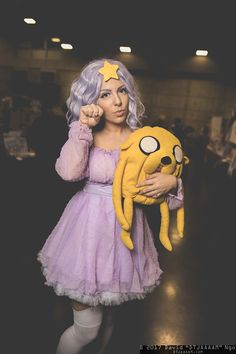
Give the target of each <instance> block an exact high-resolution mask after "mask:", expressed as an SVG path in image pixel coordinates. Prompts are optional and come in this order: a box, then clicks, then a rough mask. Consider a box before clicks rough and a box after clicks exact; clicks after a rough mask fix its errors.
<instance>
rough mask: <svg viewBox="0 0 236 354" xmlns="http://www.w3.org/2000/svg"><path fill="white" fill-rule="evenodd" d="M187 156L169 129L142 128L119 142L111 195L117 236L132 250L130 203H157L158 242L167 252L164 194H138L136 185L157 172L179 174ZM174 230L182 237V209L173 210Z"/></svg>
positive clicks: (131, 204)
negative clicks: (118, 229) (162, 195)
mask: <svg viewBox="0 0 236 354" xmlns="http://www.w3.org/2000/svg"><path fill="white" fill-rule="evenodd" d="M188 162H189V159H188V158H187V157H186V156H184V154H183V151H182V146H181V143H180V141H179V139H178V138H177V137H176V136H175V135H173V134H172V133H171V132H169V131H168V130H166V129H164V128H160V127H149V126H146V127H143V128H141V129H138V130H136V131H134V132H133V133H132V134H131V135H130V136H129V138H128V140H127V141H126V142H125V143H123V144H122V145H121V152H120V159H119V162H118V164H117V167H116V171H115V175H114V182H113V190H112V197H113V203H114V208H115V212H116V216H117V219H118V221H119V223H120V225H121V228H122V231H121V239H122V241H123V242H124V244H125V245H126V246H127V247H128V248H129V249H130V250H132V249H133V248H134V246H133V242H132V235H131V226H132V219H133V203H134V202H135V203H141V204H147V205H151V204H160V212H161V226H160V234H159V238H160V242H161V243H162V245H163V246H164V247H165V248H166V249H167V250H169V251H171V250H172V245H171V242H170V239H169V235H168V231H169V208H168V205H167V203H166V201H165V199H164V197H160V198H153V197H147V196H145V195H141V194H138V193H139V190H140V188H137V187H136V185H137V184H138V183H140V182H143V181H144V180H145V179H146V177H147V175H149V174H152V173H154V172H157V171H160V172H162V173H166V174H173V175H174V176H176V177H180V176H181V173H182V170H183V165H184V164H187V163H188ZM177 229H178V234H179V236H180V237H183V229H184V208H183V207H182V208H179V209H178V210H177Z"/></svg>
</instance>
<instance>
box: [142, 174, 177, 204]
mask: <svg viewBox="0 0 236 354" xmlns="http://www.w3.org/2000/svg"><path fill="white" fill-rule="evenodd" d="M136 187H137V188H139V187H144V188H143V189H141V190H140V192H139V194H142V195H145V196H147V197H153V198H159V197H160V196H162V195H164V194H166V193H168V192H169V191H170V190H171V189H173V188H176V187H177V178H176V177H175V176H173V175H166V174H164V173H161V172H155V173H152V174H151V175H149V176H148V177H147V178H146V179H145V180H144V181H143V182H141V183H138V184H137V185H136Z"/></svg>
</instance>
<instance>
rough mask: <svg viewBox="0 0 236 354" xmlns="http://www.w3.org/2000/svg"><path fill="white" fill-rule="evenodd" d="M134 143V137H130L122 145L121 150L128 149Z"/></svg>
mask: <svg viewBox="0 0 236 354" xmlns="http://www.w3.org/2000/svg"><path fill="white" fill-rule="evenodd" d="M133 143H134V140H133V139H132V137H129V138H128V139H127V140H126V141H125V142H124V143H123V144H121V145H120V149H121V150H127V149H129V148H130V146H131V145H132V144H133Z"/></svg>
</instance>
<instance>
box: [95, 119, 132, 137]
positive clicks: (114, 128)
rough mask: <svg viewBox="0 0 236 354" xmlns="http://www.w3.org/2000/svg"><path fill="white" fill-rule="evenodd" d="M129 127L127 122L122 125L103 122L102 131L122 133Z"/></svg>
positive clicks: (115, 133)
mask: <svg viewBox="0 0 236 354" xmlns="http://www.w3.org/2000/svg"><path fill="white" fill-rule="evenodd" d="M129 130H130V128H129V126H128V125H127V124H122V125H117V124H110V123H107V122H106V124H105V126H104V128H103V129H102V131H103V132H104V133H105V134H113V135H117V136H118V135H122V134H123V133H125V132H127V131H129Z"/></svg>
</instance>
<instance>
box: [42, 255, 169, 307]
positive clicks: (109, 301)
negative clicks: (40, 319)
mask: <svg viewBox="0 0 236 354" xmlns="http://www.w3.org/2000/svg"><path fill="white" fill-rule="evenodd" d="M37 260H38V261H39V262H40V263H41V270H42V273H43V275H44V276H45V278H46V282H45V285H47V286H51V287H53V289H54V291H55V293H56V294H57V295H58V296H67V297H68V298H70V299H71V300H76V301H78V302H81V303H83V304H86V305H89V306H98V305H105V306H114V305H120V304H122V303H124V302H126V301H129V300H142V299H144V298H145V297H146V295H147V294H149V293H151V292H152V291H154V289H155V288H156V287H157V286H158V285H159V284H160V282H161V277H160V276H159V278H158V279H157V280H156V281H155V282H154V284H152V285H150V286H144V287H143V290H142V292H112V291H98V292H97V293H95V294H93V295H92V294H91V295H90V294H82V293H80V292H79V290H74V289H65V288H64V287H63V286H62V285H61V284H60V283H59V282H52V281H49V280H47V279H48V272H47V267H46V266H44V265H42V258H41V255H40V254H39V255H38V257H37ZM162 273H163V272H162V271H161V270H160V274H162Z"/></svg>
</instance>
